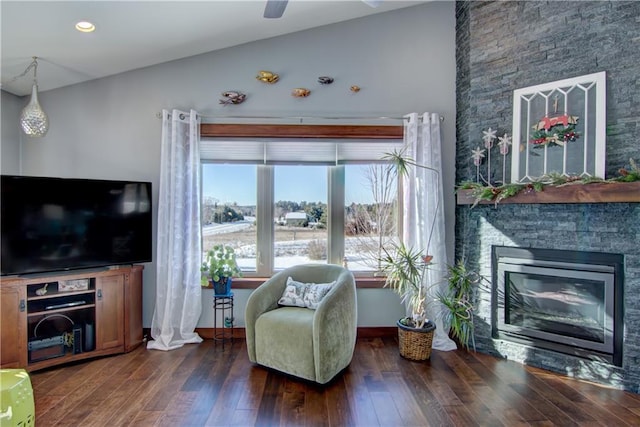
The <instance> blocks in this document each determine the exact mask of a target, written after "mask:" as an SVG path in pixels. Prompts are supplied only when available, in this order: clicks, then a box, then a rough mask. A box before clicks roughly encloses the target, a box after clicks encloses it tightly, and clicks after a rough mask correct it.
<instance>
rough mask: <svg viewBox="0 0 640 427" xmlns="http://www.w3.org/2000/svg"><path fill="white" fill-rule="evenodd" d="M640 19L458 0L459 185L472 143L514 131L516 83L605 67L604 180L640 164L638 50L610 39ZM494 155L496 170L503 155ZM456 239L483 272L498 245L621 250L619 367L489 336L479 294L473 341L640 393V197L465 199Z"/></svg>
mask: <svg viewBox="0 0 640 427" xmlns="http://www.w3.org/2000/svg"><path fill="white" fill-rule="evenodd" d="M639 15H640V2H635V1H616V2H603V1H585V2H562V3H553V2H551V3H549V2H546V1H528V2H515V1H513V2H491V1H487V2H468V1H464V2H463V1H458V2H456V68H457V70H456V88H457V89H456V140H457V142H456V182H457V183H460V182H462V181H465V180H473V179H475V176H476V174H475V167H474V165H473V163H472V162H471V160H470V158H471V150H473V149H475V148H476V147H477V146H479V145H482V131H483V130H486V129H488V128H489V127H491V128H493V129H496V128H497V129H498V134H501V133H502V132H509V133H510V132H511V128H512V122H511V120H512V110H513V108H512V103H513V98H512V96H513V90H515V89H518V88H522V87H527V86H531V85H534V84H540V83H545V82H550V81H555V80H560V79H564V78H569V77H575V76H580V75H584V74H589V73H594V72H598V71H606V72H607V99H606V102H607V150H606V151H607V153H606V156H607V157H606V176H607V177H612V176H616V175H617V171H618V169H619V168H621V167H623V166H625V165H626V164H628V162H629V158H634V159H635V160H636V161H639V160H640V144H638V138H639V135H640V133H639V132H638V131H639V129H640V96H638V95H639V94H640V86H638V85H637V64H638V62H639V61H640V51H639V50H638V49H637V44H634V43H616V42H614V41H615V40H637V39H638V38H639V37H640V27H639V26H638V25H637V17H638V16H639ZM567 23H571V25H568V24H567ZM509 158H510V157H509ZM491 160H492V165H491V168H492V170H494V171H496V170H499V171H501V168H502V164H501V163H499V160H500V159H499V156H492V159H491ZM508 167H509V166H507V168H508ZM508 173H509V169H507V174H508ZM494 179H495V177H494ZM455 241H456V250H455V257H456V259H465V260H466V261H467V264H468V266H469V267H470V268H473V269H477V270H478V271H479V272H480V273H481V274H483V275H484V276H485V277H487V278H490V277H491V248H492V246H494V245H495V246H515V247H523V248H541V249H558V250H578V251H593V252H605V253H618V254H622V255H623V257H624V278H625V284H624V329H623V356H622V366H620V367H617V366H613V365H610V364H607V363H598V362H590V361H588V360H585V359H583V358H579V357H574V356H569V355H566V354H562V353H557V352H552V351H548V350H542V349H533V348H530V347H527V346H523V345H517V344H513V343H507V342H505V341H502V340H499V339H493V338H492V331H491V295H490V292H485V291H484V290H480V293H479V295H478V297H479V303H478V311H477V316H476V319H475V320H476V342H477V345H478V350H479V351H481V352H484V353H489V354H493V355H496V356H497V357H504V358H509V359H512V360H515V361H519V362H522V363H526V364H529V365H532V366H537V367H541V368H545V369H549V370H553V371H557V372H560V373H565V374H566V375H568V376H573V377H576V378H583V379H587V380H593V381H596V382H600V383H603V384H608V385H611V386H614V387H617V388H621V389H625V390H628V391H633V392H636V393H640V244H639V243H638V242H640V203H625V202H622V203H571V204H567V203H557V204H540V203H525V204H519V203H514V204H506V203H501V204H499V205H498V206H497V207H496V206H494V205H493V204H488V205H478V206H476V207H473V208H472V207H471V206H470V205H459V206H456V233H455ZM451 261H454V260H451Z"/></svg>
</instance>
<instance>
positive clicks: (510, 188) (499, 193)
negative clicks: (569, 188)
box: [457, 159, 640, 207]
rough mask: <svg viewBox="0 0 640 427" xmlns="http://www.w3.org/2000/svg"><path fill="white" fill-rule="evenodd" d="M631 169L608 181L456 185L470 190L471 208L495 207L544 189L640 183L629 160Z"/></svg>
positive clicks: (546, 179)
mask: <svg viewBox="0 0 640 427" xmlns="http://www.w3.org/2000/svg"><path fill="white" fill-rule="evenodd" d="M629 161H630V164H631V167H630V168H629V169H626V168H621V169H619V170H618V173H619V174H620V176H617V177H615V178H609V179H602V178H596V177H592V176H587V177H581V176H566V175H561V174H558V173H551V174H548V175H544V176H542V177H540V178H539V179H538V180H535V181H532V182H527V183H515V184H503V185H500V186H493V185H483V184H480V183H478V182H472V181H465V182H462V183H461V184H460V185H458V188H457V189H458V190H471V196H472V197H473V198H474V199H475V201H474V203H473V205H472V207H474V206H476V205H477V204H478V203H480V202H481V201H483V200H488V201H493V202H495V204H496V205H497V204H498V203H500V201H502V200H504V199H506V198H508V197H513V196H515V195H516V194H520V193H522V192H530V191H536V192H538V191H543V190H544V188H545V187H549V186H551V187H562V186H566V185H586V184H592V183H596V182H597V183H613V182H636V181H640V168H639V167H638V165H637V164H636V162H635V161H634V160H633V159H629Z"/></svg>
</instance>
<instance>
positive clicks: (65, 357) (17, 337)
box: [0, 265, 144, 371]
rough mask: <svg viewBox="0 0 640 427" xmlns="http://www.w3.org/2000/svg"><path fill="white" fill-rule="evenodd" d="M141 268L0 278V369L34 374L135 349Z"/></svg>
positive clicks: (139, 325)
mask: <svg viewBox="0 0 640 427" xmlns="http://www.w3.org/2000/svg"><path fill="white" fill-rule="evenodd" d="M143 268H144V267H143V266H141V265H134V266H131V267H128V266H127V267H115V268H109V269H100V270H79V271H74V272H61V273H51V274H46V275H44V274H43V275H29V276H17V277H16V276H12V277H3V278H1V279H0V315H1V316H2V323H0V343H1V344H0V367H2V368H25V369H27V370H28V371H35V370H37V369H43V368H48V367H51V366H55V365H59V364H62V363H67V362H71V361H77V360H82V359H87V358H91V357H96V356H105V355H111V354H118V353H126V352H129V351H131V350H133V349H134V348H136V347H138V346H139V345H140V344H142V270H143ZM45 285H46V292H43V291H42V289H43V287H44V286H45ZM36 291H38V292H36Z"/></svg>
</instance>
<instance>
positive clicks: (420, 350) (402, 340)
mask: <svg viewBox="0 0 640 427" xmlns="http://www.w3.org/2000/svg"><path fill="white" fill-rule="evenodd" d="M397 325H398V347H399V349H400V356H402V357H404V358H405V359H409V360H429V358H430V357H431V345H432V344H433V335H434V333H435V330H436V325H435V324H434V323H433V322H431V321H429V322H427V323H425V325H424V327H423V328H422V329H416V328H412V327H409V326H405V325H403V324H402V323H400V321H399V320H398V323H397Z"/></svg>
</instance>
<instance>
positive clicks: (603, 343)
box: [492, 246, 624, 366]
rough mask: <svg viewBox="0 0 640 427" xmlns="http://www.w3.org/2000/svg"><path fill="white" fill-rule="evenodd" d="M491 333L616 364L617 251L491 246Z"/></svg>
mask: <svg viewBox="0 0 640 427" xmlns="http://www.w3.org/2000/svg"><path fill="white" fill-rule="evenodd" d="M492 259H493V265H492V267H493V291H492V313H493V315H492V332H493V337H494V338H499V339H504V340H509V341H514V342H518V343H522V344H526V345H529V346H533V347H538V348H544V349H547V350H552V351H557V352H562V353H567V354H572V355H575V356H579V357H583V358H587V359H592V360H601V361H605V362H607V363H611V364H614V365H617V366H621V365H622V332H623V331H622V328H623V312H622V311H623V301H622V298H623V283H624V277H623V274H624V273H623V271H624V270H623V263H624V259H623V256H622V255H620V254H607V253H599V252H582V251H564V250H551V249H532V248H516V247H506V246H494V247H493V257H492Z"/></svg>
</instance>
